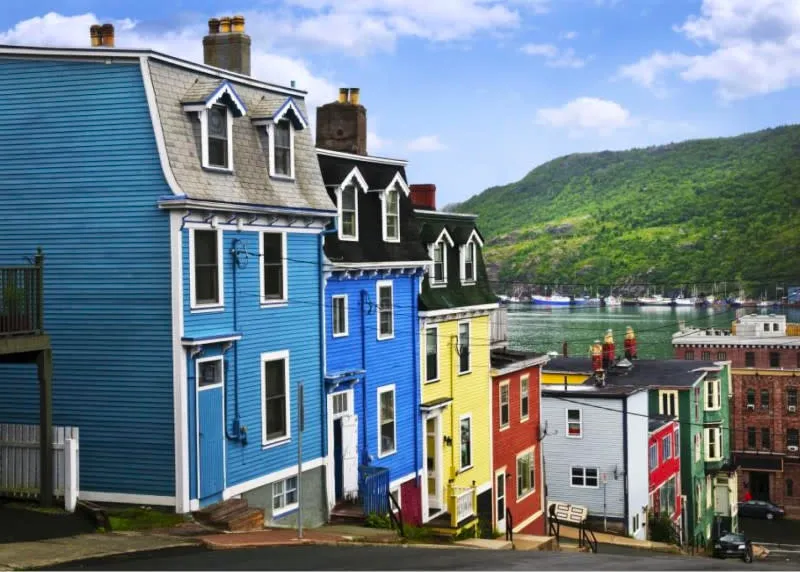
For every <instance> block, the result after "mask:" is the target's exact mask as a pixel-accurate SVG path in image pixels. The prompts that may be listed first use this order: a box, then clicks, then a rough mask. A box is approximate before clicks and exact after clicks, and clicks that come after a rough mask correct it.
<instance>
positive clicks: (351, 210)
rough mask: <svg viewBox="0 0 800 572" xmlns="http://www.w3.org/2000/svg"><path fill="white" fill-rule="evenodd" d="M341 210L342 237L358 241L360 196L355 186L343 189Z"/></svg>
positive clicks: (340, 203) (340, 202)
mask: <svg viewBox="0 0 800 572" xmlns="http://www.w3.org/2000/svg"><path fill="white" fill-rule="evenodd" d="M339 209H340V211H341V218H340V220H341V229H340V231H341V237H342V238H345V239H347V238H349V239H352V240H358V194H357V192H356V187H355V185H347V186H346V187H345V188H343V189H342V193H341V200H340V201H339Z"/></svg>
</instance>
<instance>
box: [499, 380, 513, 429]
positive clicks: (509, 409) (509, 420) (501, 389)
mask: <svg viewBox="0 0 800 572" xmlns="http://www.w3.org/2000/svg"><path fill="white" fill-rule="evenodd" d="M504 387H505V388H506V389H507V390H508V391H507V392H506V394H507V395H508V402H507V403H506V406H507V407H508V422H507V423H506V424H505V425H504V424H503V388H504ZM497 405H498V408H497V420H498V421H499V422H500V431H505V430H506V429H508V428H509V427H511V383H510V382H509V380H507V379H506V380H503V381H501V382H500V387H499V389H498V393H497Z"/></svg>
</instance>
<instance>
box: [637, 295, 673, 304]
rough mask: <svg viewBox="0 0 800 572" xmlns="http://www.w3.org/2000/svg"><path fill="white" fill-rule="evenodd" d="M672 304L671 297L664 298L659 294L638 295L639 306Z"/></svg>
mask: <svg viewBox="0 0 800 572" xmlns="http://www.w3.org/2000/svg"><path fill="white" fill-rule="evenodd" d="M673 304H674V302H673V300H672V298H665V297H664V296H662V295H661V294H656V295H655V296H640V297H639V305H640V306H672V305H673Z"/></svg>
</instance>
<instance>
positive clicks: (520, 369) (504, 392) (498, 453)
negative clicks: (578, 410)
mask: <svg viewBox="0 0 800 572" xmlns="http://www.w3.org/2000/svg"><path fill="white" fill-rule="evenodd" d="M491 361H492V371H491V374H492V455H493V466H494V483H493V489H494V493H493V500H494V506H493V508H492V519H493V523H494V527H495V530H497V532H501V533H502V532H505V531H506V529H507V528H511V529H512V530H513V531H514V532H521V533H524V534H538V535H542V534H544V530H545V514H544V506H545V503H544V500H545V499H544V481H543V479H542V477H543V475H542V449H541V447H540V446H539V435H540V431H541V428H540V418H541V409H540V406H541V393H540V387H541V367H542V365H543V364H545V363H546V362H547V356H545V355H542V354H535V353H531V352H518V351H510V350H508V349H497V350H492V352H491Z"/></svg>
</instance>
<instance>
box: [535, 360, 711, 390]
mask: <svg viewBox="0 0 800 572" xmlns="http://www.w3.org/2000/svg"><path fill="white" fill-rule="evenodd" d="M716 367H718V366H717V365H716V364H715V363H714V362H713V361H702V360H680V359H642V360H634V361H633V367H632V368H630V369H629V370H624V369H622V368H611V370H610V371H609V372H608V374H607V376H606V384H607V385H618V386H636V387H691V386H693V385H694V384H695V382H696V381H697V380H698V379H700V377H701V376H702V375H703V372H702V371H698V370H702V368H716ZM544 371H548V372H560V373H565V372H573V373H586V374H587V375H589V374H591V372H592V360H591V359H589V358H580V357H571V358H563V357H559V358H553V359H551V360H550V361H549V362H548V364H547V365H546V366H545V367H544ZM588 383H594V381H593V380H589V382H588Z"/></svg>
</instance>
